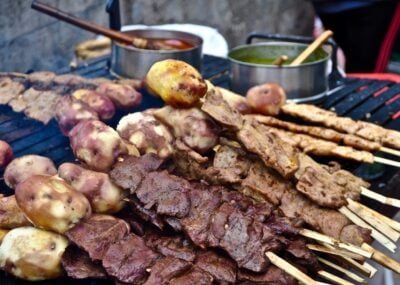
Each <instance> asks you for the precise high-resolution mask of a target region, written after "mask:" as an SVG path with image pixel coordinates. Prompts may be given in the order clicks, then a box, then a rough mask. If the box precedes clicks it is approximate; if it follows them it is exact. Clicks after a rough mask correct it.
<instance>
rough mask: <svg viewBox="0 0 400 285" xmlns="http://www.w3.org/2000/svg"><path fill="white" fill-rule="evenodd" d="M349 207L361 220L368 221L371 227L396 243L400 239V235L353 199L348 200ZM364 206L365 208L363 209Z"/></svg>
mask: <svg viewBox="0 0 400 285" xmlns="http://www.w3.org/2000/svg"><path fill="white" fill-rule="evenodd" d="M347 203H348V205H347V207H348V208H349V209H350V210H351V211H352V212H353V213H355V214H357V215H358V216H359V217H360V218H362V219H363V220H364V221H366V222H367V223H368V224H370V225H371V226H373V227H375V228H376V229H377V230H378V231H380V232H381V233H383V234H384V235H385V236H387V237H388V238H390V239H391V240H392V241H394V242H396V241H398V239H399V238H400V233H399V232H396V231H395V230H394V229H392V228H391V227H390V226H389V225H388V224H386V223H385V222H384V221H382V220H381V219H380V218H379V217H377V216H376V215H373V214H371V212H369V211H367V210H365V208H367V207H365V206H364V205H362V204H360V203H358V202H355V201H353V200H351V199H347ZM363 206H364V207H363Z"/></svg>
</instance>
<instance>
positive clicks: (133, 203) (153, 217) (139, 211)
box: [129, 195, 165, 230]
mask: <svg viewBox="0 0 400 285" xmlns="http://www.w3.org/2000/svg"><path fill="white" fill-rule="evenodd" d="M129 206H130V209H131V211H132V212H133V213H135V214H136V215H137V216H138V217H140V218H141V219H142V220H144V221H146V222H149V223H151V224H152V225H154V226H156V227H157V228H159V229H160V230H162V229H164V227H165V223H164V221H163V219H162V218H161V217H160V216H158V215H157V213H156V212H155V211H154V210H153V209H146V208H145V207H144V206H143V205H142V204H141V203H140V202H139V200H138V199H137V198H136V197H135V196H133V195H132V196H130V197H129Z"/></svg>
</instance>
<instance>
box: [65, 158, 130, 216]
mask: <svg viewBox="0 0 400 285" xmlns="http://www.w3.org/2000/svg"><path fill="white" fill-rule="evenodd" d="M58 175H59V176H60V177H61V178H62V179H65V181H67V182H68V183H69V184H71V186H72V187H74V188H75V189H76V190H77V191H79V192H81V193H82V194H83V195H85V196H86V198H87V199H88V200H89V202H90V205H91V206H92V210H93V212H95V213H103V214H112V213H116V212H118V211H120V210H121V209H122V208H123V207H124V205H125V202H124V200H123V199H124V198H125V197H126V196H127V194H128V193H127V192H125V191H124V190H123V189H121V188H120V187H118V186H117V185H115V184H114V183H112V182H111V179H110V177H109V176H108V174H106V173H102V172H96V171H92V170H88V169H85V168H83V167H81V166H79V165H77V164H73V163H68V162H67V163H63V164H61V165H60V167H59V168H58Z"/></svg>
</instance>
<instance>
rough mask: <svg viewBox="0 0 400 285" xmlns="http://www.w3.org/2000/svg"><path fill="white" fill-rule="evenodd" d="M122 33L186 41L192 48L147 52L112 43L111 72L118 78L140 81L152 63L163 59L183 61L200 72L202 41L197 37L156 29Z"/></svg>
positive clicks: (146, 50)
mask: <svg viewBox="0 0 400 285" xmlns="http://www.w3.org/2000/svg"><path fill="white" fill-rule="evenodd" d="M124 33H127V34H130V35H132V36H137V37H141V38H168V39H178V40H183V41H186V42H188V43H190V44H192V45H193V48H190V49H185V50H148V49H139V48H135V47H133V46H127V45H124V44H121V43H118V42H114V43H113V47H112V56H111V72H113V73H114V74H116V75H117V76H120V77H128V78H136V79H142V78H144V76H145V75H146V73H147V71H148V70H149V68H150V67H151V66H152V65H153V63H154V62H156V61H160V60H164V59H178V60H182V61H185V62H187V63H189V64H190V65H192V66H193V67H195V68H196V69H198V70H199V71H200V72H201V64H202V46H203V40H202V38H200V37H199V36H197V35H194V34H190V33H186V32H178V31H169V30H156V29H141V30H132V31H126V32H124Z"/></svg>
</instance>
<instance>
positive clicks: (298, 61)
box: [289, 30, 333, 66]
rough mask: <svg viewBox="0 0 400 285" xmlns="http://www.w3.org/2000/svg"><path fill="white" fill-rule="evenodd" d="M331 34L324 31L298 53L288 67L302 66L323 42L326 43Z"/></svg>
mask: <svg viewBox="0 0 400 285" xmlns="http://www.w3.org/2000/svg"><path fill="white" fill-rule="evenodd" d="M332 35H333V32H332V31H330V30H326V31H325V32H323V33H322V34H321V35H320V36H319V37H318V38H316V39H315V40H314V41H313V42H312V43H311V44H310V45H309V46H308V47H307V48H306V49H305V50H304V51H303V52H302V53H300V54H299V55H298V56H297V57H296V58H295V59H294V60H293V61H292V63H290V64H289V65H290V66H293V65H299V64H302V63H303V62H304V61H305V60H306V59H307V58H308V57H309V56H310V55H311V54H312V53H313V52H314V51H315V50H316V49H317V48H319V47H320V46H321V45H322V44H323V43H324V42H326V41H327V40H328V39H329V38H330V37H331V36H332Z"/></svg>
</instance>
